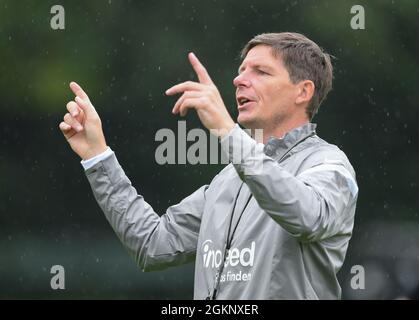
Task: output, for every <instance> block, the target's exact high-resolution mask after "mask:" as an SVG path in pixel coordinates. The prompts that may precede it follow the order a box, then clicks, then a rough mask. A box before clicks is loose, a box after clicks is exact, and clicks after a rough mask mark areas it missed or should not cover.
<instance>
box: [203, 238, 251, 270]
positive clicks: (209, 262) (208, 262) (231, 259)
mask: <svg viewBox="0 0 419 320" xmlns="http://www.w3.org/2000/svg"><path fill="white" fill-rule="evenodd" d="M212 243H213V242H212V240H206V241H204V243H203V244H202V251H203V263H204V267H205V268H209V267H211V268H218V267H219V266H220V265H221V263H222V260H223V252H222V251H221V250H219V249H218V250H216V249H212V248H211V247H212ZM255 249H256V243H255V241H252V243H251V244H250V247H247V248H242V249H241V250H239V249H238V248H234V247H233V248H230V249H229V250H228V251H227V255H226V260H225V263H224V267H227V266H232V267H236V266H237V265H240V266H242V267H253V263H254V260H255Z"/></svg>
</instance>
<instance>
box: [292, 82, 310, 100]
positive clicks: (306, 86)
mask: <svg viewBox="0 0 419 320" xmlns="http://www.w3.org/2000/svg"><path fill="white" fill-rule="evenodd" d="M297 86H298V88H297V90H298V91H297V92H298V94H297V97H296V99H295V103H296V104H303V103H304V104H306V103H307V104H308V103H310V100H311V98H313V95H314V90H315V86H314V82H313V81H311V80H303V81H300V82H299V83H298V85H297Z"/></svg>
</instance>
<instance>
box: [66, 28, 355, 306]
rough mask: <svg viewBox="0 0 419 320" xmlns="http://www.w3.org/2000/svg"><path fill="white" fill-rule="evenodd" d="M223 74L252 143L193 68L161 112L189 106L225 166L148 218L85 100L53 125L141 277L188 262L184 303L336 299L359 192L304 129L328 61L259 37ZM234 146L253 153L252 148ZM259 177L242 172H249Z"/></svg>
mask: <svg viewBox="0 0 419 320" xmlns="http://www.w3.org/2000/svg"><path fill="white" fill-rule="evenodd" d="M242 58H243V61H242V63H241V65H240V68H239V74H238V76H237V77H236V78H235V79H234V86H235V87H236V100H237V107H238V111H239V116H238V119H237V121H238V123H239V124H241V125H242V126H243V127H245V128H247V129H250V130H253V132H255V130H256V129H263V144H262V143H258V142H257V141H255V140H254V139H252V138H251V137H250V136H249V135H248V134H247V133H246V132H244V131H243V130H242V129H241V128H240V127H239V126H238V124H235V122H234V121H233V119H232V118H231V117H230V115H229V113H228V111H227V109H226V107H225V105H224V103H223V100H222V98H221V96H220V93H219V91H218V90H217V88H216V86H215V85H214V83H213V82H212V81H211V78H210V76H209V75H208V73H207V71H206V69H205V68H204V66H203V65H202V64H201V63H200V62H199V61H198V59H197V58H196V56H195V55H194V54H193V53H190V54H189V60H190V63H191V64H192V67H193V68H194V70H195V72H196V74H197V76H198V79H199V82H192V81H187V82H184V83H181V84H178V85H175V86H173V87H171V88H170V89H168V90H167V91H166V94H167V95H174V94H178V93H182V95H181V97H180V98H179V99H178V101H177V102H176V104H175V106H174V108H173V110H172V112H173V113H174V114H180V115H181V116H185V115H186V113H187V112H188V110H190V109H195V110H196V112H197V114H198V116H199V118H200V120H201V121H202V123H203V125H204V126H205V127H206V128H208V129H213V130H212V132H215V134H217V135H218V136H219V138H220V141H221V148H222V150H223V152H225V154H226V155H227V156H228V157H229V159H230V161H232V159H233V156H234V155H235V154H236V155H237V152H236V151H237V150H240V151H242V152H239V155H240V157H239V161H235V162H234V163H230V164H229V165H227V166H226V167H225V168H224V169H223V170H222V171H221V172H220V173H219V174H218V175H217V176H216V177H215V178H214V179H213V180H212V181H211V183H210V184H209V185H205V186H203V187H201V188H200V189H198V190H197V191H195V192H194V193H193V194H191V195H190V196H188V197H187V198H185V199H183V200H182V201H181V202H180V203H179V204H177V205H174V206H171V207H170V208H168V209H167V212H166V213H165V214H164V215H162V216H161V217H159V215H157V214H156V213H155V212H154V211H153V209H152V207H151V206H150V205H149V204H148V203H146V202H145V200H144V199H143V197H142V196H140V195H138V194H137V192H136V190H135V189H134V188H133V187H132V186H131V182H130V181H129V179H128V178H127V177H126V175H125V173H124V171H123V170H122V168H121V166H120V165H119V164H118V161H117V159H116V157H115V154H114V153H113V152H112V150H111V149H110V148H109V147H107V145H106V142H105V138H104V135H103V132H102V128H101V121H100V118H99V116H98V114H97V112H96V111H95V109H94V107H93V105H92V104H91V102H90V100H89V98H88V96H87V95H86V93H85V92H84V91H83V90H82V89H81V87H80V86H78V85H77V84H76V83H74V82H73V83H71V84H70V87H71V89H72V90H73V92H74V93H75V95H76V98H75V101H71V102H69V103H68V104H67V109H68V111H69V113H67V114H66V115H65V116H64V121H63V122H61V123H60V129H61V131H62V132H63V134H64V136H65V138H66V139H67V141H68V142H69V143H70V146H71V147H72V149H73V150H74V151H75V152H76V153H77V154H78V155H79V156H80V157H81V158H82V164H83V166H84V168H85V170H86V171H85V172H86V175H87V178H88V180H89V182H90V184H91V187H92V190H93V192H94V195H95V198H96V200H97V202H98V203H99V205H100V207H101V208H102V210H103V211H104V213H105V215H106V217H107V219H108V221H109V222H110V224H111V225H112V227H113V229H114V230H115V232H116V234H117V235H118V237H119V238H120V240H121V241H122V243H123V244H124V245H125V246H126V247H127V249H128V250H129V252H130V253H131V254H132V256H133V257H134V258H135V260H136V262H137V263H138V265H139V266H140V267H141V268H142V269H143V270H144V271H150V270H157V269H162V268H166V267H168V266H173V265H180V264H183V263H187V262H191V261H193V260H195V263H196V265H195V289H194V298H195V299H336V298H340V296H341V289H340V286H339V283H338V281H337V278H336V273H337V272H338V271H339V269H340V268H341V266H342V264H343V261H344V258H345V254H346V250H347V247H348V242H349V239H350V237H351V234H352V229H353V223H354V214H355V207H356V200H357V196H358V187H357V183H356V180H355V172H354V170H353V168H352V166H351V164H350V163H349V161H348V159H347V157H346V156H345V154H344V153H343V152H342V151H341V150H340V149H338V148H337V147H336V146H334V145H331V144H328V143H327V142H325V141H324V140H322V139H320V138H319V137H318V136H317V135H316V134H315V124H312V123H310V121H311V119H312V117H313V116H314V114H315V113H316V112H317V110H318V108H319V106H320V104H321V102H322V101H323V100H324V99H325V97H326V95H327V93H328V92H329V91H330V89H331V85H332V66H331V62H330V57H329V55H328V54H326V53H324V52H323V51H322V50H321V49H320V48H319V46H318V45H317V44H315V43H314V42H312V41H311V40H309V39H307V38H306V37H305V36H303V35H301V34H297V33H272V34H261V35H258V36H256V37H255V38H253V39H252V40H250V41H249V43H248V44H247V45H246V46H245V47H244V49H243V51H242ZM243 150H248V151H249V150H253V151H252V152H248V151H243ZM255 167H257V168H259V170H252V168H255Z"/></svg>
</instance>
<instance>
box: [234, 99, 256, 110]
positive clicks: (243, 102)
mask: <svg viewBox="0 0 419 320" xmlns="http://www.w3.org/2000/svg"><path fill="white" fill-rule="evenodd" d="M252 102H254V101H253V100H250V99H248V98H246V97H239V98H237V103H238V106H239V108H241V107H245V106H246V105H248V104H249V103H252Z"/></svg>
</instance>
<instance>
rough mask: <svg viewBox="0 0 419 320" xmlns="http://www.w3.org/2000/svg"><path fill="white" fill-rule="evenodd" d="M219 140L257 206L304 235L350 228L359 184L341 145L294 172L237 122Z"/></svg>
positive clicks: (319, 237)
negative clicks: (344, 158) (271, 155)
mask: <svg viewBox="0 0 419 320" xmlns="http://www.w3.org/2000/svg"><path fill="white" fill-rule="evenodd" d="M227 139H228V142H227ZM221 144H222V148H223V150H224V152H225V153H226V155H227V157H228V158H229V160H230V161H231V162H233V165H234V167H235V169H236V171H237V173H238V174H239V176H240V178H241V179H242V180H243V181H244V182H245V183H246V184H247V186H248V187H249V189H250V190H251V192H252V194H253V196H254V197H255V199H256V201H257V202H258V204H259V206H260V207H261V208H262V209H263V210H264V211H265V212H267V213H268V214H269V215H270V216H271V217H272V218H273V219H274V220H275V221H276V222H277V223H278V224H280V225H281V226H282V227H283V228H284V229H285V230H287V231H288V232H289V233H291V234H292V235H293V236H295V237H297V238H299V240H300V241H303V242H311V241H320V240H323V239H326V238H329V237H332V236H334V235H337V234H350V233H351V232H352V228H353V218H354V217H353V214H354V212H355V205H356V199H357V195H358V186H357V184H356V180H355V173H354V172H353V170H352V167H351V166H350V165H349V166H348V165H347V164H346V163H345V161H344V160H343V157H342V155H341V154H339V153H338V152H337V151H335V152H333V153H331V154H328V156H327V157H318V158H320V160H319V159H317V160H316V161H312V162H313V163H312V164H311V165H310V166H309V167H308V168H306V169H304V170H303V171H302V172H301V173H299V174H298V175H297V176H295V175H293V174H291V173H289V172H288V171H287V170H285V169H284V168H283V167H282V166H281V164H280V163H278V162H277V161H276V160H274V159H272V158H271V157H269V156H267V155H266V154H265V153H264V151H263V147H264V145H263V144H260V143H257V142H256V141H255V140H253V139H252V138H251V137H250V136H249V135H247V134H246V133H245V132H244V131H243V130H241V129H240V128H239V127H238V126H236V127H235V128H234V129H233V130H232V131H231V132H230V134H229V135H228V136H227V137H225V138H224V139H222V142H221ZM340 152H341V151H340ZM334 158H336V159H334ZM333 159H334V160H333ZM349 167H350V168H349Z"/></svg>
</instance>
